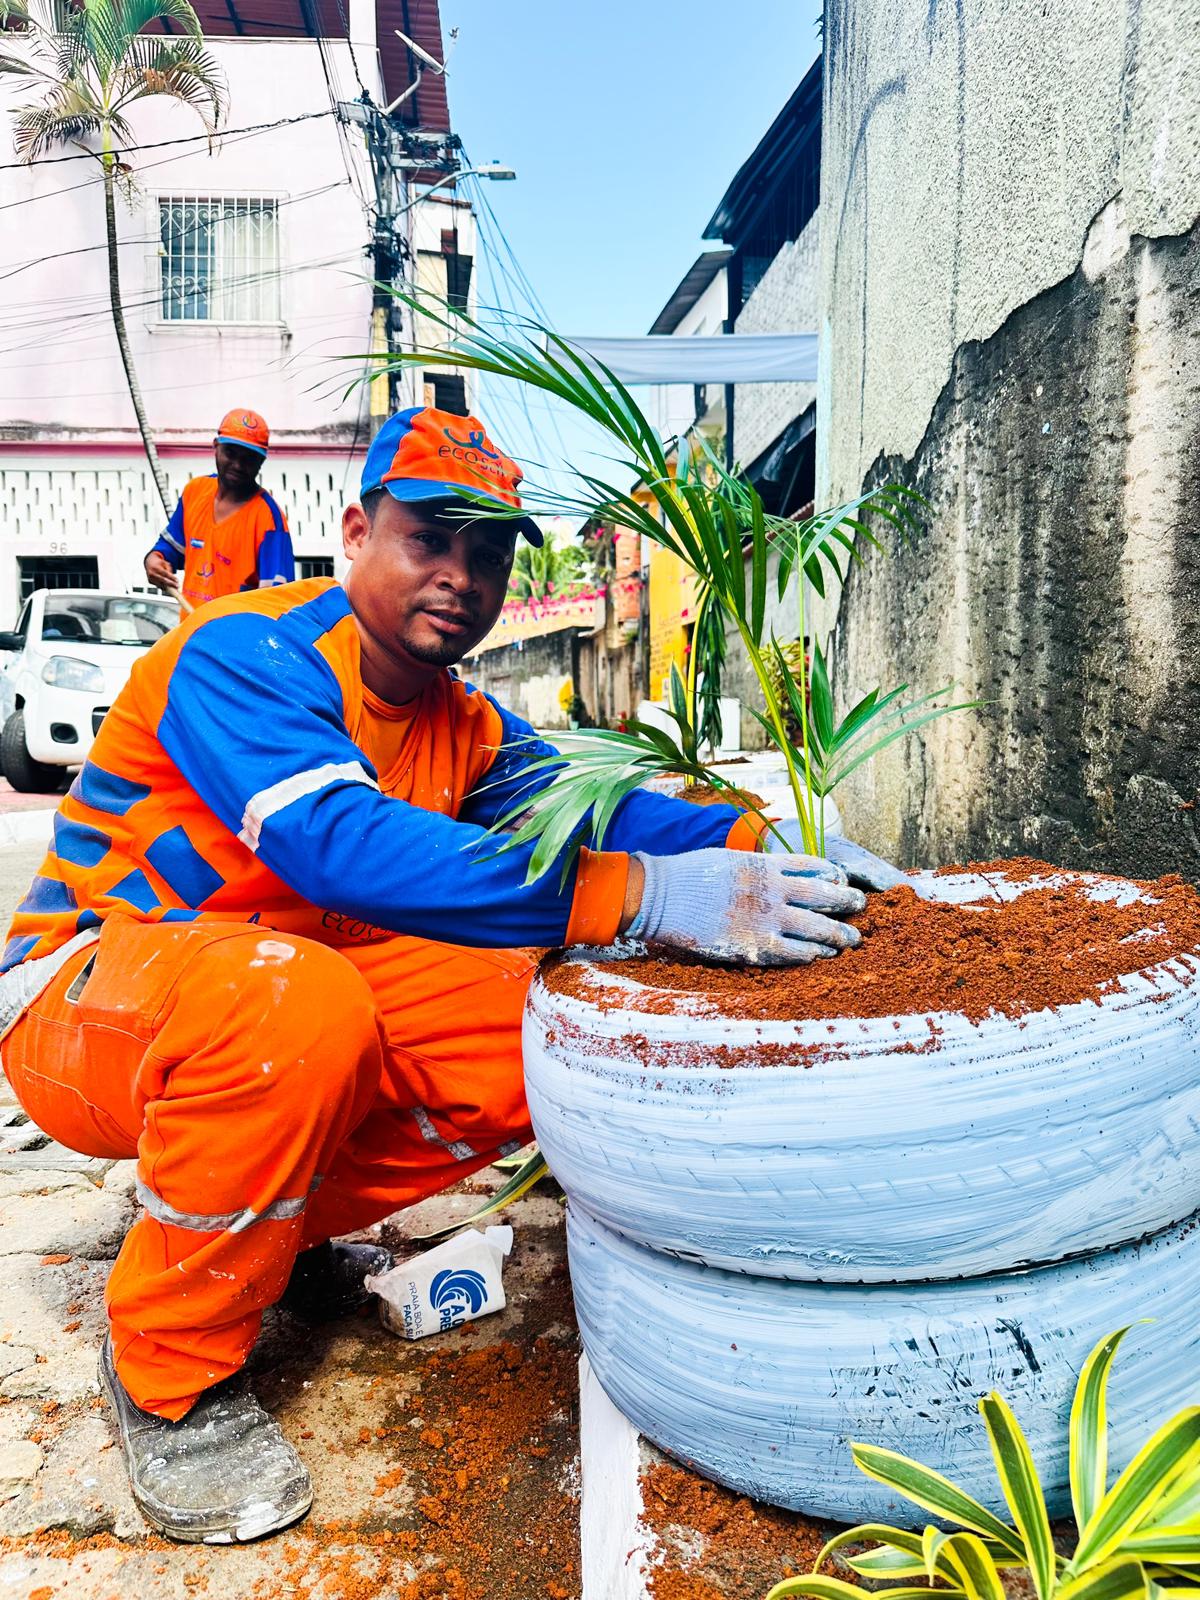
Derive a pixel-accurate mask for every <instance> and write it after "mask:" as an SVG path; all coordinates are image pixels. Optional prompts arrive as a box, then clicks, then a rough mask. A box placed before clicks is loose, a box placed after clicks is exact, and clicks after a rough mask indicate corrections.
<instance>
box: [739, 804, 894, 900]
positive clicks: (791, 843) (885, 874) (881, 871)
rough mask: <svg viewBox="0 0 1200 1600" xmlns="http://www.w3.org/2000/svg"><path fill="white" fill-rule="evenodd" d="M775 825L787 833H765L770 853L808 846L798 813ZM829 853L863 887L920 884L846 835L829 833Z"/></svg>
mask: <svg viewBox="0 0 1200 1600" xmlns="http://www.w3.org/2000/svg"><path fill="white" fill-rule="evenodd" d="M774 826H775V827H776V828H777V829H778V830H779V833H781V834H782V835H783V840H781V839H779V838H778V837H777V836H776V835H775V834H773V833H767V834H766V835H764V837H765V840H766V847H767V853H768V854H769V855H776V854H779V855H786V854H787V851H788V849H791V850H795V851H801V850H803V849H804V839H803V836H802V834H801V832H800V824H799V822H797V820H796V818H795V817H789V818H787V819H786V820H784V821H783V822H776V823H775V824H774ZM784 840H786V846H785V844H784V842H783V841H784ZM825 855H826V858H827V859H828V860H829V861H832V862H834V863H835V864H836V865H837V866H839V867H841V868H842V869H843V871H844V872H845V874H846V877H847V879H848V881H849V882H850V883H854V884H857V885H858V887H859V888H860V889H894V888H895V887H896V885H897V884H898V883H906V884H908V885H909V887H910V888H915V887H916V886H915V885H914V883H913V881H912V879H911V878H910V877H909V876H908V874H907V873H906V872H901V871H900V869H899V867H893V866H892V864H891V862H890V861H885V860H884V859H883V857H882V856H877V855H875V854H874V853H873V852H872V851H870V850H867V849H865V848H864V847H863V846H862V845H861V844H855V843H854V842H853V841H852V840H850V839H843V838H842V837H841V836H840V835H839V834H826V836H825Z"/></svg>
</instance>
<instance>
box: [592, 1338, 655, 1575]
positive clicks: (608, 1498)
mask: <svg viewBox="0 0 1200 1600" xmlns="http://www.w3.org/2000/svg"><path fill="white" fill-rule="evenodd" d="M579 1456H580V1473H581V1477H582V1480H583V1487H582V1495H581V1505H580V1514H579V1543H580V1556H581V1559H582V1562H583V1600H648V1591H647V1589H646V1580H645V1568H646V1558H647V1555H648V1553H649V1549H650V1539H649V1536H648V1535H647V1532H646V1530H645V1528H644V1527H643V1526H642V1491H641V1486H640V1484H639V1482H638V1478H639V1472H638V1461H639V1455H638V1432H637V1429H636V1428H635V1427H634V1426H633V1424H632V1423H631V1422H629V1421H627V1419H626V1418H625V1417H623V1416H622V1415H621V1413H620V1412H619V1411H618V1410H617V1408H616V1406H614V1405H613V1403H612V1401H611V1400H610V1399H609V1398H608V1396H607V1395H606V1394H605V1392H604V1390H603V1389H602V1388H601V1387H600V1383H599V1380H598V1379H597V1377H596V1374H595V1373H594V1372H593V1371H592V1367H591V1363H590V1362H589V1361H588V1358H587V1356H580V1358H579Z"/></svg>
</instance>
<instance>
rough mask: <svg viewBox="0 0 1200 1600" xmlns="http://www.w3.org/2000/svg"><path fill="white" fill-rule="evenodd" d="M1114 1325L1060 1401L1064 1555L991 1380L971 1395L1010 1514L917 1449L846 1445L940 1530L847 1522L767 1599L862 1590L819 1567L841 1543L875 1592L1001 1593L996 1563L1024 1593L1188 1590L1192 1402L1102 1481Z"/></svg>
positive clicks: (912, 1595)
mask: <svg viewBox="0 0 1200 1600" xmlns="http://www.w3.org/2000/svg"><path fill="white" fill-rule="evenodd" d="M1128 1331H1129V1330H1128V1328H1121V1329H1118V1331H1117V1332H1116V1333H1112V1334H1109V1335H1108V1336H1107V1338H1104V1339H1102V1340H1101V1341H1100V1343H1099V1344H1098V1345H1097V1346H1096V1347H1095V1349H1094V1350H1093V1351H1092V1352H1091V1354H1090V1355H1089V1356H1088V1358H1087V1360H1086V1362H1085V1363H1084V1366H1083V1371H1082V1372H1081V1373H1080V1377H1079V1383H1078V1386H1077V1387H1076V1391H1075V1398H1074V1402H1073V1404H1072V1406H1071V1420H1070V1440H1069V1443H1070V1453H1069V1460H1070V1481H1071V1504H1072V1510H1073V1512H1074V1517H1075V1523H1076V1527H1077V1529H1078V1540H1077V1543H1076V1545H1075V1549H1074V1552H1073V1553H1072V1554H1071V1555H1069V1556H1068V1555H1063V1554H1061V1553H1060V1552H1059V1550H1058V1549H1057V1548H1056V1545H1055V1541H1054V1538H1053V1535H1052V1532H1051V1527H1050V1518H1049V1514H1048V1512H1047V1509H1046V1499H1045V1495H1044V1493H1043V1491H1042V1486H1041V1483H1040V1481H1039V1479H1038V1474H1037V1468H1036V1466H1035V1464H1034V1460H1033V1456H1032V1454H1031V1452H1030V1449H1029V1444H1028V1441H1027V1440H1026V1438H1025V1435H1024V1433H1023V1432H1022V1431H1021V1426H1020V1424H1019V1423H1018V1421H1017V1419H1016V1417H1015V1416H1014V1415H1013V1413H1012V1411H1011V1410H1010V1408H1009V1406H1008V1405H1007V1404H1006V1403H1005V1401H1004V1400H1003V1399H1002V1398H1001V1396H1000V1395H998V1394H995V1393H992V1394H989V1395H986V1396H985V1397H984V1398H983V1399H981V1400H980V1402H979V1410H980V1412H981V1413H982V1416H983V1421H984V1426H985V1427H986V1429H987V1434H988V1440H989V1442H990V1444H991V1447H992V1456H993V1458H994V1460H995V1463H996V1473H997V1476H998V1478H999V1481H1000V1487H1001V1489H1002V1491H1003V1494H1004V1499H1005V1501H1006V1503H1007V1506H1008V1510H1009V1512H1010V1513H1011V1517H1012V1521H1011V1522H1005V1521H1004V1520H1003V1518H1001V1517H998V1516H995V1515H993V1513H992V1512H990V1511H989V1510H988V1509H987V1508H986V1507H985V1506H983V1505H981V1504H980V1503H979V1502H978V1501H977V1500H975V1499H974V1498H973V1497H972V1496H971V1495H969V1494H966V1493H965V1492H964V1491H963V1490H962V1489H960V1488H958V1487H957V1486H956V1485H955V1484H953V1483H951V1482H950V1480H949V1479H948V1478H945V1477H943V1476H942V1474H941V1473H938V1472H933V1471H931V1470H930V1469H929V1468H928V1467H924V1466H922V1465H921V1464H920V1462H918V1461H912V1460H910V1459H909V1458H908V1457H907V1456H903V1455H898V1454H897V1453H896V1452H895V1451H892V1450H881V1449H877V1448H876V1447H874V1446H873V1445H865V1444H852V1445H851V1447H850V1448H851V1452H852V1454H853V1457H854V1462H855V1465H856V1466H857V1467H858V1468H859V1470H860V1471H862V1472H864V1473H865V1474H866V1475H867V1476H868V1477H869V1478H874V1479H875V1480H876V1481H877V1482H879V1483H882V1484H884V1485H886V1486H887V1487H888V1488H889V1489H892V1490H894V1491H895V1492H896V1493H898V1494H900V1495H902V1496H903V1497H904V1498H905V1499H906V1500H909V1501H911V1502H912V1504H913V1505H914V1506H916V1507H918V1508H919V1509H920V1510H921V1511H922V1512H932V1513H933V1515H934V1516H935V1517H938V1518H939V1519H940V1520H941V1521H942V1522H946V1523H949V1524H951V1527H952V1529H953V1531H950V1532H947V1531H946V1530H945V1529H944V1528H941V1527H938V1526H936V1525H934V1524H932V1523H931V1524H929V1525H927V1526H926V1527H925V1528H924V1529H923V1531H922V1532H920V1533H917V1532H914V1531H910V1530H908V1529H905V1528H895V1527H890V1526H888V1525H887V1524H883V1523H867V1524H864V1525H863V1526H861V1527H857V1528H848V1529H846V1530H845V1531H844V1532H842V1533H839V1534H837V1535H836V1536H835V1537H834V1538H832V1539H831V1540H830V1541H829V1543H828V1544H827V1545H826V1546H825V1548H824V1549H823V1550H822V1551H821V1553H820V1555H819V1556H818V1557H817V1560H816V1564H815V1566H814V1569H813V1571H812V1572H811V1573H808V1574H806V1575H804V1576H802V1577H796V1578H787V1579H785V1580H784V1582H782V1583H779V1584H776V1585H775V1587H774V1588H773V1589H772V1590H771V1591H770V1594H769V1595H768V1596H767V1600H791V1597H796V1596H800V1595H807V1596H811V1600H863V1589H862V1588H861V1587H860V1586H859V1585H858V1584H853V1583H849V1582H847V1581H845V1580H844V1579H842V1578H835V1577H831V1576H828V1575H827V1574H825V1573H822V1571H821V1568H822V1567H823V1566H824V1565H825V1563H826V1562H827V1561H828V1559H829V1558H830V1556H832V1555H834V1554H836V1553H838V1552H840V1551H844V1550H851V1551H853V1552H854V1553H851V1554H848V1555H843V1556H842V1557H841V1559H842V1561H843V1562H844V1564H845V1565H846V1566H847V1567H849V1569H850V1570H851V1571H852V1572H853V1573H855V1574H856V1575H857V1576H858V1577H859V1578H863V1579H867V1580H870V1581H871V1582H872V1583H874V1582H876V1581H880V1580H881V1581H883V1582H884V1583H886V1584H888V1585H889V1587H885V1588H881V1589H878V1590H877V1591H876V1593H877V1594H878V1595H880V1596H883V1597H885V1600H930V1596H931V1595H933V1596H946V1597H948V1600H1004V1593H1005V1591H1004V1586H1003V1581H1002V1578H1001V1573H1002V1572H1003V1571H1004V1570H1005V1569H1006V1568H1025V1569H1027V1570H1028V1573H1029V1576H1030V1578H1031V1580H1032V1584H1033V1588H1034V1590H1035V1592H1036V1595H1037V1600H1196V1597H1197V1595H1200V1588H1198V1587H1195V1584H1196V1579H1197V1578H1198V1577H1200V1406H1189V1407H1187V1408H1186V1409H1185V1410H1183V1411H1180V1412H1178V1413H1177V1414H1176V1415H1175V1416H1173V1417H1172V1418H1171V1419H1170V1420H1169V1421H1168V1422H1165V1423H1164V1424H1163V1425H1162V1427H1161V1428H1159V1429H1158V1431H1157V1432H1156V1433H1154V1434H1153V1435H1152V1436H1151V1438H1150V1439H1148V1440H1147V1442H1146V1443H1145V1444H1144V1445H1143V1446H1142V1448H1141V1449H1140V1450H1139V1451H1138V1452H1137V1454H1136V1455H1135V1456H1134V1458H1133V1460H1132V1461H1131V1462H1130V1463H1129V1465H1128V1466H1127V1467H1126V1468H1125V1470H1124V1471H1123V1472H1122V1473H1121V1474H1120V1475H1119V1476H1118V1477H1117V1479H1116V1481H1115V1482H1114V1483H1113V1484H1112V1485H1111V1486H1110V1485H1109V1482H1108V1418H1107V1388H1108V1376H1109V1371H1110V1369H1111V1367H1112V1363H1113V1358H1114V1356H1115V1355H1116V1352H1117V1348H1118V1346H1119V1345H1120V1343H1121V1340H1122V1339H1123V1338H1124V1337H1125V1335H1126V1333H1127V1332H1128ZM863 1546H870V1548H868V1549H864V1548H862V1547H863ZM930 1585H932V1588H931V1587H930Z"/></svg>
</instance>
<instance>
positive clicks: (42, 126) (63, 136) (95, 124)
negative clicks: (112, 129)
mask: <svg viewBox="0 0 1200 1600" xmlns="http://www.w3.org/2000/svg"><path fill="white" fill-rule="evenodd" d="M103 123H104V114H103V112H102V111H100V110H99V109H98V108H97V106H96V103H95V101H94V99H93V98H92V97H91V95H89V94H81V93H79V92H77V91H76V90H75V88H74V87H73V86H69V85H65V84H64V85H58V86H56V88H55V91H54V92H53V93H52V94H51V95H50V96H49V98H48V99H47V100H46V102H45V103H44V104H43V105H40V106H19V107H18V108H17V110H16V112H15V114H14V117H13V148H14V149H15V150H16V153H17V156H18V157H19V158H20V159H21V160H22V161H35V160H36V159H37V158H38V156H40V155H44V154H45V153H46V151H48V150H52V149H53V148H54V147H55V146H56V145H59V144H65V143H66V142H67V141H68V140H71V141H74V140H80V139H87V138H90V137H92V136H94V135H95V134H97V133H99V131H100V129H101V128H102V126H103Z"/></svg>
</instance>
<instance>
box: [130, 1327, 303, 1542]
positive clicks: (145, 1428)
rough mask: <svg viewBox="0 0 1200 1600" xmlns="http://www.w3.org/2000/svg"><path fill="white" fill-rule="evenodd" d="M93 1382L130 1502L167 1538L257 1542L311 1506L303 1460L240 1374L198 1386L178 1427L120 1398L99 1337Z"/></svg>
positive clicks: (292, 1520) (177, 1423)
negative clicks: (110, 1421)
mask: <svg viewBox="0 0 1200 1600" xmlns="http://www.w3.org/2000/svg"><path fill="white" fill-rule="evenodd" d="M100 1385H101V1388H102V1389H103V1390H104V1393H105V1394H106V1395H107V1396H108V1400H109V1404H110V1405H111V1406H112V1408H113V1412H114V1414H115V1416H116V1419H117V1428H118V1430H119V1433H120V1437H121V1448H122V1450H123V1451H124V1452H125V1465H126V1467H127V1468H128V1470H129V1482H130V1486H131V1487H132V1489H133V1498H134V1499H135V1500H136V1501H137V1503H138V1506H139V1508H140V1510H141V1512H142V1515H143V1516H144V1517H145V1518H146V1521H147V1522H149V1523H151V1524H152V1525H153V1526H154V1527H155V1528H157V1529H158V1530H159V1531H160V1532H161V1533H165V1534H166V1536H167V1538H168V1539H175V1540H177V1541H178V1542H179V1543H181V1544H233V1543H235V1542H240V1541H242V1540H245V1539H259V1538H261V1537H262V1535H263V1534H265V1533H274V1532H276V1530H277V1529H279V1528H286V1527H287V1525H288V1524H289V1523H290V1522H295V1521H296V1519H297V1518H298V1517H302V1516H303V1515H304V1513H305V1512H306V1511H307V1510H308V1508H309V1507H310V1506H311V1505H312V1498H313V1495H312V1481H311V1480H310V1478H309V1476H308V1471H307V1469H306V1468H305V1465H304V1463H303V1462H302V1461H301V1460H300V1457H299V1456H298V1455H297V1454H296V1452H295V1451H294V1450H293V1449H292V1447H291V1445H290V1444H289V1443H288V1442H287V1440H286V1439H285V1438H284V1436H283V1433H282V1432H281V1430H280V1427H279V1424H278V1423H277V1422H275V1421H274V1419H273V1418H271V1417H269V1416H268V1415H267V1413H266V1412H265V1411H264V1410H263V1409H262V1407H261V1406H260V1405H259V1403H258V1401H257V1400H256V1399H255V1398H254V1396H253V1395H252V1394H251V1393H250V1391H249V1389H248V1388H247V1386H246V1384H245V1380H244V1379H242V1378H241V1377H240V1376H239V1377H234V1378H229V1379H227V1380H226V1381H225V1382H224V1383H219V1384H217V1385H216V1387H215V1388H212V1389H206V1390H205V1392H204V1393H203V1394H202V1395H201V1396H200V1398H199V1400H197V1401H196V1403H195V1405H194V1406H193V1407H192V1409H191V1410H190V1411H189V1412H188V1414H187V1416H186V1417H184V1418H183V1419H182V1421H180V1422H169V1421H168V1420H167V1419H166V1418H165V1417H156V1416H155V1415H154V1414H153V1413H152V1412H149V1411H143V1410H142V1409H141V1407H140V1406H138V1405H136V1404H135V1403H134V1402H133V1400H132V1399H130V1397H129V1395H128V1393H127V1392H126V1390H125V1386H124V1385H123V1384H122V1382H121V1380H120V1378H118V1376H117V1369H116V1367H115V1366H114V1365H113V1353H112V1340H111V1339H110V1338H106V1339H105V1341H104V1346H103V1348H102V1349H101V1351H100Z"/></svg>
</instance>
